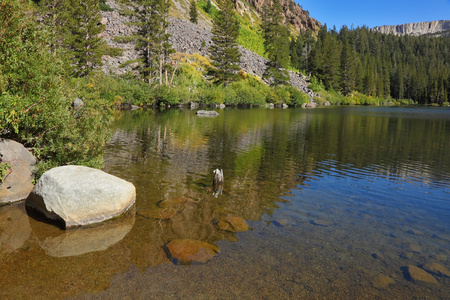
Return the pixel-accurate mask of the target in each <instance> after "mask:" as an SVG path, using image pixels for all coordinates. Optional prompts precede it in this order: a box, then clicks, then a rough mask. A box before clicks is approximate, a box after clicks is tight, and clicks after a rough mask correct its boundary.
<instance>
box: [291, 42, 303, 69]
mask: <svg viewBox="0 0 450 300" xmlns="http://www.w3.org/2000/svg"><path fill="white" fill-rule="evenodd" d="M299 39H300V37H299ZM289 50H290V54H291V66H293V67H294V68H297V69H299V65H300V61H299V58H298V54H297V43H296V40H295V39H294V38H293V39H292V40H291V44H290V48H289Z"/></svg>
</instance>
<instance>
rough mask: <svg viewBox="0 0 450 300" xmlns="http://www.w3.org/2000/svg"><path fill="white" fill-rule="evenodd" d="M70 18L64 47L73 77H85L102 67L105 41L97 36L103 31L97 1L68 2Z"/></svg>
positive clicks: (73, 0) (75, 0) (71, 0)
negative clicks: (66, 48) (70, 63)
mask: <svg viewBox="0 0 450 300" xmlns="http://www.w3.org/2000/svg"><path fill="white" fill-rule="evenodd" d="M68 4H69V8H70V10H69V13H70V18H68V20H67V25H66V26H65V28H66V34H65V37H64V45H65V46H66V47H68V49H69V51H68V55H69V57H70V61H71V62H72V71H73V73H74V75H75V76H78V77H80V76H86V75H88V74H89V73H90V72H91V71H92V70H93V69H95V68H97V67H99V66H101V65H102V55H103V54H104V53H105V51H104V50H105V49H106V45H105V41H104V40H103V39H102V38H101V37H99V36H98V35H99V34H100V33H101V32H102V31H103V30H104V25H98V24H99V23H100V21H101V13H100V8H99V0H83V1H77V0H69V1H68Z"/></svg>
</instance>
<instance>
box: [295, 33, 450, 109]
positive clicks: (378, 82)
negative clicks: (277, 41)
mask: <svg viewBox="0 0 450 300" xmlns="http://www.w3.org/2000/svg"><path fill="white" fill-rule="evenodd" d="M300 37H302V40H305V37H304V35H300ZM300 37H299V38H300ZM311 45H312V50H311V52H310V54H309V57H308V59H307V65H308V66H307V69H308V71H309V72H310V73H311V74H312V75H313V76H315V77H317V78H318V80H319V81H320V82H321V83H323V84H324V86H325V87H326V88H327V89H328V90H335V91H340V92H341V93H343V94H344V95H351V94H353V92H359V93H364V94H365V95H367V96H370V97H374V96H375V97H378V98H381V99H385V100H387V99H390V98H395V99H403V98H409V99H412V100H413V101H416V102H419V103H424V104H437V105H442V104H443V103H444V102H447V101H448V95H449V92H450V79H449V78H450V65H449V64H450V54H449V53H450V51H449V49H450V40H449V39H448V38H430V37H424V36H420V37H415V36H408V35H405V36H394V35H385V34H381V33H378V32H372V31H370V30H369V29H368V28H367V27H361V28H359V27H358V28H356V29H353V30H349V29H348V28H347V27H346V26H344V27H342V29H341V30H340V31H339V33H337V32H336V31H328V29H327V27H326V25H324V26H323V27H322V29H321V30H320V31H319V34H318V41H317V43H313V44H311ZM302 51H303V53H307V49H306V47H304V46H303V48H302ZM363 102H364V101H363ZM368 102H375V103H378V102H383V101H371V100H370V101H368Z"/></svg>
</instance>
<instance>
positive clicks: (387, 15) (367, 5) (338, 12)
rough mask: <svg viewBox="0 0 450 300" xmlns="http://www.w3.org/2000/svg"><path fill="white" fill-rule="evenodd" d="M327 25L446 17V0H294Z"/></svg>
mask: <svg viewBox="0 0 450 300" xmlns="http://www.w3.org/2000/svg"><path fill="white" fill-rule="evenodd" d="M295 1H296V2H297V3H298V4H300V5H301V6H302V7H303V9H305V10H308V11H309V14H310V16H311V17H313V18H315V19H317V20H319V21H320V22H321V23H322V24H323V23H327V26H328V28H329V29H330V28H333V25H336V28H337V29H340V28H341V27H342V25H347V26H348V27H350V26H351V25H352V24H353V25H354V27H357V26H362V25H367V26H369V27H370V28H371V27H375V26H381V25H398V24H404V23H415V22H424V21H435V20H450V0H420V1H418V0H373V1H368V0H360V1H357V0H295Z"/></svg>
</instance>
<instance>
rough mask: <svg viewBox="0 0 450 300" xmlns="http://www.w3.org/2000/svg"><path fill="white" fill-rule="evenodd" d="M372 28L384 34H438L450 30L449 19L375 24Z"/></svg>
mask: <svg viewBox="0 0 450 300" xmlns="http://www.w3.org/2000/svg"><path fill="white" fill-rule="evenodd" d="M372 30H374V31H378V32H381V33H384V34H394V35H413V36H420V35H433V36H440V35H445V33H446V32H448V31H449V30H450V20H438V21H428V22H416V23H405V24H400V25H383V26H375V27H373V28H372ZM441 33H442V34H441Z"/></svg>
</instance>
